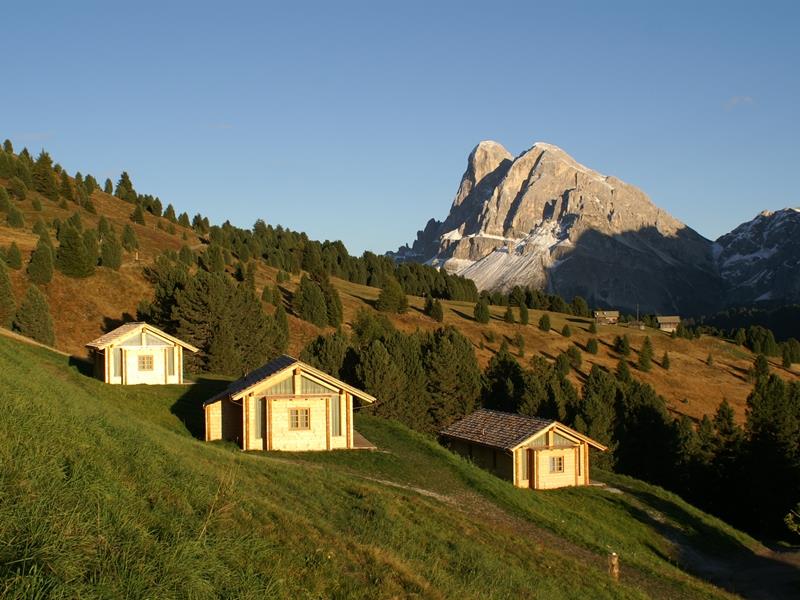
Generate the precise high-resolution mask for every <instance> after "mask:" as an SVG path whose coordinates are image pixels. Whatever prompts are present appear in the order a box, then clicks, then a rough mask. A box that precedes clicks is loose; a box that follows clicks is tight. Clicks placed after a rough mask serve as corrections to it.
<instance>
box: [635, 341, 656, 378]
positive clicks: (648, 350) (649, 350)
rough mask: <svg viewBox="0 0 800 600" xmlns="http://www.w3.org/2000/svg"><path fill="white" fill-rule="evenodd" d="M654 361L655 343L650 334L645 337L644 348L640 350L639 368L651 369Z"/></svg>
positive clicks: (642, 369) (643, 369)
mask: <svg viewBox="0 0 800 600" xmlns="http://www.w3.org/2000/svg"><path fill="white" fill-rule="evenodd" d="M652 363H653V343H652V342H651V341H650V336H647V337H646V338H644V343H643V344H642V349H641V350H640V351H639V362H638V366H639V370H640V371H645V372H647V371H649V370H650V367H651V365H652Z"/></svg>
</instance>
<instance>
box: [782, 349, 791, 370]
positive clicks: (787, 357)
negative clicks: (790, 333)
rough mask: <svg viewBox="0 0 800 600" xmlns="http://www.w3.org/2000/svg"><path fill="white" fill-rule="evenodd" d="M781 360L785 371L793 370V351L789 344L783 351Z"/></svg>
mask: <svg viewBox="0 0 800 600" xmlns="http://www.w3.org/2000/svg"><path fill="white" fill-rule="evenodd" d="M781 359H782V364H783V368H784V369H791V368H792V350H791V348H790V347H789V345H788V344H784V346H783V348H782V349H781Z"/></svg>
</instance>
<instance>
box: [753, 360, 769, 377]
mask: <svg viewBox="0 0 800 600" xmlns="http://www.w3.org/2000/svg"><path fill="white" fill-rule="evenodd" d="M750 374H751V376H752V379H753V380H754V381H760V380H762V379H766V378H767V377H769V362H767V357H766V356H764V355H763V354H759V355H758V356H756V357H755V359H754V360H753V367H752V369H751V370H750Z"/></svg>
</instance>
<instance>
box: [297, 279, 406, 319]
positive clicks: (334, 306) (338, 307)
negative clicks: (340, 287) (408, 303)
mask: <svg viewBox="0 0 800 600" xmlns="http://www.w3.org/2000/svg"><path fill="white" fill-rule="evenodd" d="M312 279H313V280H314V282H315V283H316V284H317V285H318V286H319V289H320V290H321V291H322V296H323V298H325V312H326V313H327V315H328V325H330V326H331V327H339V325H341V324H342V320H343V319H344V309H343V308H342V299H341V298H340V297H339V292H337V291H336V288H335V287H333V285H332V284H331V280H330V279H329V278H328V276H327V275H326V274H325V273H323V272H318V273H316V274H315V275H314V276H313V277H312ZM403 298H404V299H405V295H404V296H403Z"/></svg>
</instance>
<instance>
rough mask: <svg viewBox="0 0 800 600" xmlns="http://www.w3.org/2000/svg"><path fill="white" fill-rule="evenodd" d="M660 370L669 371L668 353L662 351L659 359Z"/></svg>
mask: <svg viewBox="0 0 800 600" xmlns="http://www.w3.org/2000/svg"><path fill="white" fill-rule="evenodd" d="M661 368H662V369H664V370H665V371H669V352H667V351H666V350H664V356H663V357H662V358H661Z"/></svg>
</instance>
